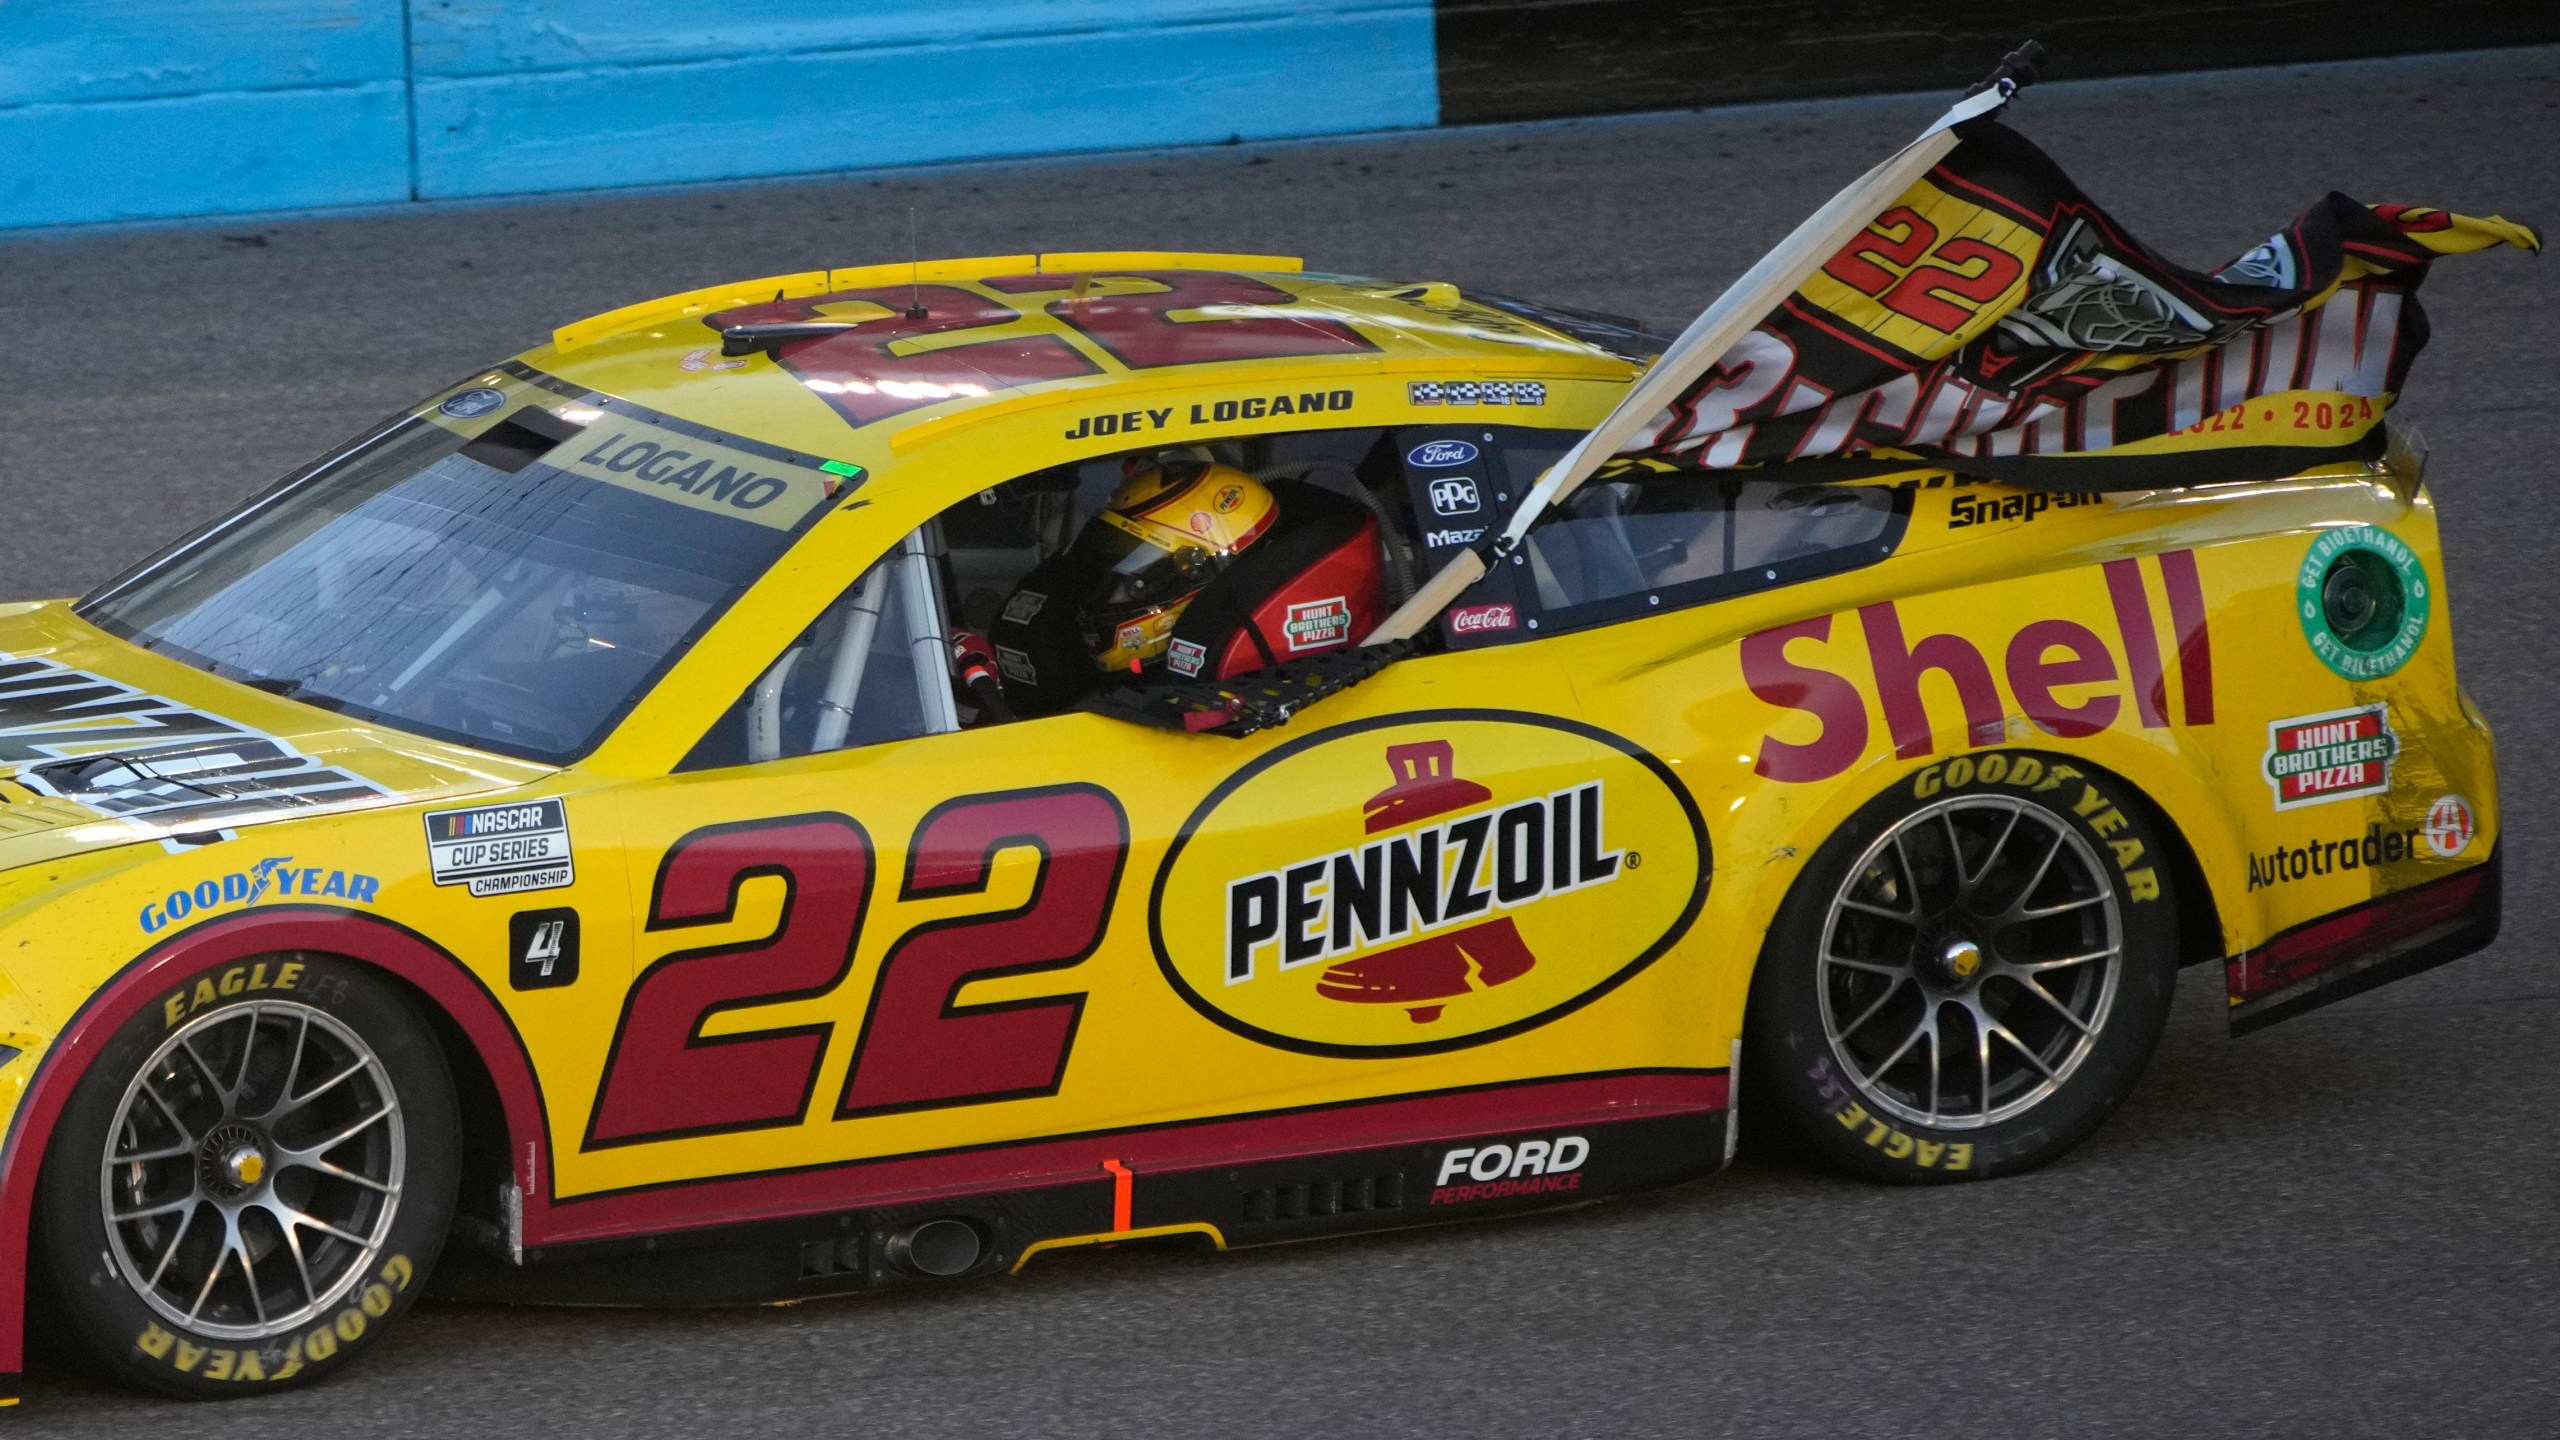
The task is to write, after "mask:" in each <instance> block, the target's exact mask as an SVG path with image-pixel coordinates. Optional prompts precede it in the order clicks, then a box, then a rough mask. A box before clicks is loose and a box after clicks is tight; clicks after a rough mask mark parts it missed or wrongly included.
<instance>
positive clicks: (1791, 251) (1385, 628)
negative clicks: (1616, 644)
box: [1360, 42, 2041, 645]
mask: <svg viewBox="0 0 2560 1440" xmlns="http://www.w3.org/2000/svg"><path fill="white" fill-rule="evenodd" d="M2040 48H2041V47H2039V46H2036V45H2034V44H2033V43H2032V42H2030V43H2029V44H2028V45H2026V46H2023V47H2021V48H2020V49H2019V50H2017V51H2016V52H2015V53H2013V54H2011V55H2010V56H2009V57H2008V58H2007V59H2006V60H2003V61H2002V62H2001V63H2000V68H1999V69H1998V70H1995V71H1993V72H1992V75H1991V78H1990V79H1989V80H1988V81H1986V82H1985V83H1984V84H1982V85H1981V86H1978V87H1976V88H1975V90H1974V91H1973V92H1972V93H1970V94H1968V95H1966V96H1965V98H1964V99H1962V100H1959V101H1957V102H1956V103H1955V104H1954V105H1952V106H1950V107H1948V109H1947V113H1945V114H1944V115H1941V116H1939V117H1938V118H1937V119H1936V120H1935V121H1934V122H1932V123H1931V124H1930V126H1929V128H1928V129H1926V130H1923V131H1921V132H1920V134H1919V136H1918V137H1917V138H1916V139H1914V140H1913V141H1912V142H1911V143H1910V144H1908V145H1905V146H1903V147H1902V148H1901V149H1900V150H1898V151H1895V152H1894V153H1893V154H1892V155H1891V156H1889V157H1887V158H1886V160H1885V161H1884V163H1882V164H1880V165H1878V166H1876V167H1875V168H1874V169H1872V170H1869V171H1868V172H1867V173H1866V174H1864V175H1861V176H1859V177H1858V178H1857V179H1856V180H1855V181H1853V182H1851V183H1850V185H1849V188H1847V189H1845V190H1843V191H1841V192H1840V193H1839V194H1837V195H1834V196H1832V197H1831V201H1830V203H1829V204H1826V205H1824V206H1823V207H1822V208H1821V209H1819V210H1817V211H1815V212H1813V214H1812V215H1811V216H1810V217H1808V218H1807V219H1806V220H1805V222H1804V223H1803V224H1801V225H1798V226H1797V227H1796V228H1795V230H1794V231H1793V233H1791V234H1789V235H1788V236H1787V238H1786V239H1784V240H1781V241H1779V242H1778V244H1777V247H1776V248H1775V249H1772V250H1771V251H1770V252H1769V253H1768V254H1766V255H1763V256H1761V257H1760V260H1759V263H1757V264H1755V265H1753V266H1752V267H1751V268H1750V269H1749V270H1747V271H1745V272H1743V276H1742V278H1741V279H1739V280H1736V281H1734V282H1733V284H1732V285H1731V286H1730V287H1728V288H1727V289H1726V290H1725V292H1724V293H1723V294H1722V295H1719V296H1717V297H1716V302H1715V303H1714V304H1712V305H1710V306H1708V307H1707V308H1706V310H1705V311H1704V312H1703V313H1701V314H1700V315H1699V316H1698V318H1697V319H1695V320H1692V321H1690V322H1689V328H1688V329H1686V330H1683V331H1681V332H1680V338H1679V339H1677V340H1675V341H1673V342H1672V343H1671V348H1669V349H1668V350H1665V351H1663V352H1662V356H1661V358H1660V359H1657V360H1655V361H1654V362H1653V364H1652V366H1651V367H1650V368H1648V369H1647V370H1646V371H1645V372H1644V373H1643V374H1642V375H1641V376H1639V377H1637V379H1636V383H1635V386H1634V388H1632V389H1630V390H1629V391H1628V392H1627V395H1626V398H1625V399H1623V400H1620V401H1619V402H1618V406H1617V408H1616V409H1614V410H1611V411H1610V412H1609V413H1608V414H1607V415H1606V416H1605V417H1603V418H1602V419H1601V421H1600V423H1599V424H1598V425H1596V426H1594V427H1592V429H1591V430H1590V432H1589V433H1587V434H1585V435H1584V436H1583V437H1582V438H1581V439H1580V440H1579V441H1577V442H1575V444H1574V447H1573V448H1572V449H1570V450H1567V451H1566V452H1565V453H1564V454H1563V456H1562V457H1560V458H1559V459H1558V460H1557V461H1556V463H1555V464H1553V465H1551V466H1549V467H1548V468H1547V472H1546V474H1544V475H1543V476H1540V477H1539V480H1538V483H1537V485H1536V486H1535V487H1534V488H1532V489H1531V490H1530V491H1529V493H1528V494H1527V495H1525V496H1523V497H1522V498H1521V501H1520V505H1519V508H1518V509H1516V510H1514V511H1513V512H1512V514H1511V521H1510V523H1509V524H1507V525H1505V526H1504V527H1503V528H1502V533H1501V535H1500V536H1498V537H1496V538H1495V539H1493V540H1492V541H1490V542H1488V543H1487V544H1484V545H1481V546H1478V547H1477V548H1475V549H1471V550H1468V551H1466V552H1464V553H1462V554H1459V555H1457V556H1454V557H1452V558H1451V559H1450V561H1449V563H1448V564H1446V565H1444V566H1442V567H1441V568H1440V571H1439V573H1438V574H1436V575H1433V576H1432V577H1431V578H1430V579H1429V580H1427V581H1425V582H1423V586H1422V588H1421V590H1419V591H1418V592H1416V593H1415V595H1414V597H1413V598H1412V599H1411V600H1408V601H1406V602H1405V603H1404V604H1403V605H1401V606H1399V607H1397V609H1396V612H1395V613H1394V614H1392V615H1390V616H1388V617H1387V618H1386V619H1385V620H1384V621H1383V622H1381V623H1380V624H1379V626H1378V628H1377V629H1375V630H1373V631H1371V632H1370V633H1369V635H1368V637H1367V638H1365V639H1363V640H1362V641H1361V642H1360V643H1361V644H1363V645H1376V644H1380V643H1382V642H1385V641H1389V640H1405V639H1410V638H1411V637H1412V636H1414V635H1416V634H1418V633H1420V632H1421V630H1422V628H1423V627H1424V626H1426V625H1428V624H1430V623H1431V622H1432V620H1433V619H1435V618H1437V617H1438V615H1439V614H1440V612H1441V610H1442V609H1444V608H1446V607H1447V606H1448V604H1449V602H1451V601H1453V600H1455V599H1457V598H1458V597H1459V596H1460V595H1462V594H1464V593H1466V589H1467V587H1468V586H1470V585H1473V584H1474V583H1476V581H1478V580H1480V579H1482V578H1483V577H1484V574H1485V572H1486V571H1487V570H1489V569H1490V568H1492V566H1493V565H1494V564H1495V563H1496V562H1498V561H1499V560H1500V559H1501V558H1502V557H1503V556H1506V555H1509V554H1510V553H1511V552H1512V551H1513V550H1515V549H1517V548H1519V545H1520V541H1521V537H1523V536H1525V535H1526V534H1528V533H1529V527H1530V526H1531V525H1533V524H1535V523H1537V519H1538V517H1539V516H1540V515H1542V514H1544V513H1545V512H1546V511H1547V510H1548V509H1549V508H1550V507H1552V506H1554V505H1556V504H1558V503H1560V502H1562V501H1564V500H1565V499H1567V498H1569V497H1570V496H1571V495H1572V494H1573V492H1574V491H1576V490H1578V489H1580V488H1581V486H1582V482H1584V481H1585V480H1588V479H1590V478H1591V476H1592V473H1593V472H1594V471H1596V470H1598V469H1599V468H1600V465H1601V463H1602V462H1603V461H1606V460H1607V459H1608V458H1609V457H1610V456H1612V455H1614V454H1616V453H1618V451H1619V450H1620V449H1621V448H1623V447H1624V446H1625V445H1626V444H1627V442H1629V441H1631V440H1633V439H1634V438H1635V437H1636V434H1637V432H1639V431H1641V430H1643V429H1644V427H1645V426H1646V424H1647V423H1649V422H1651V421H1652V420H1653V418H1654V417H1655V416H1657V415H1659V414H1660V413H1661V412H1662V410H1663V408H1664V407H1665V406H1667V405H1669V404H1670V403H1671V401H1672V400H1674V399H1675V398H1677V397H1678V396H1679V395H1680V393H1681V392H1682V391H1684V390H1686V389H1688V388H1689V386H1690V385H1691V384H1693V383H1695V382H1696V381H1697V379H1698V377H1699V376H1701V375H1704V374H1705V373H1706V372H1707V369H1708V367H1710V366H1712V365H1714V364H1715V363H1716V362H1717V361H1718V360H1721V359H1723V358H1724V356H1725V353H1726V352H1727V351H1729V350H1731V349H1732V348H1733V347H1734V346H1735V345H1736V344H1737V343H1739V342H1740V341H1741V339H1742V337H1743V336H1745V335H1748V334H1750V333H1751V330H1752V327H1753V326H1755V325H1758V324H1759V323H1760V321H1761V318H1762V317H1764V316H1766V315H1767V314H1768V313H1769V312H1770V311H1772V310H1775V309H1776V308H1778V305H1779V302H1781V301H1783V300H1785V299H1786V298H1787V297H1788V296H1789V295H1792V294H1794V293H1795V292H1796V290H1797V289H1798V288H1799V287H1801V286H1802V285H1803V284H1804V282H1805V281H1807V280H1808V279H1811V278H1812V276H1813V272H1814V271H1815V270H1816V269H1818V268H1820V267H1821V266H1822V264H1823V263H1824V262H1825V261H1828V260H1829V259H1830V258H1831V257H1832V256H1833V255H1836V254H1838V253H1839V252H1840V247H1841V246H1843V245H1846V244H1848V243H1849V241H1850V239H1851V237H1853V236H1855V235H1856V234H1857V233H1858V232H1859V231H1861V230H1864V229H1866V228H1867V223H1868V222H1869V221H1871V220H1873V219H1875V217H1876V215H1877V214H1878V213H1879V212H1881V211H1882V210H1883V209H1884V207H1885V206H1886V205H1888V204H1891V203H1892V202H1893V201H1894V200H1895V199H1896V198H1897V197H1899V196H1900V195H1901V194H1902V192H1904V191H1905V190H1908V189H1910V188H1911V186H1912V183H1913V182H1914V181H1917V180H1918V179H1919V178H1920V177H1921V176H1923V175H1926V174H1928V173H1929V170H1930V168H1931V167H1932V166H1934V165H1936V164H1937V163H1938V162H1939V161H1940V160H1943V159H1945V158H1946V157H1947V152H1949V151H1951V150H1953V149H1955V148H1956V144H1957V136H1956V134H1955V127H1956V126H1958V125H1960V124H1963V123H1964V122H1965V121H1967V120H1972V119H1975V118H1978V117H1980V116H1984V115H1988V114H1991V113H1992V112H1994V111H1996V110H1998V109H1999V108H2000V107H2001V106H2003V105H2005V104H2007V103H2008V101H2009V97H2010V96H2011V95H2013V94H2015V93H2017V89H2018V87H2019V86H2020V85H2021V84H2024V83H2027V82H2029V81H2031V80H2033V79H2034V77H2035V71H2034V69H2033V63H2034V60H2035V53H2034V52H2036V51H2038V50H2039V49H2040Z"/></svg>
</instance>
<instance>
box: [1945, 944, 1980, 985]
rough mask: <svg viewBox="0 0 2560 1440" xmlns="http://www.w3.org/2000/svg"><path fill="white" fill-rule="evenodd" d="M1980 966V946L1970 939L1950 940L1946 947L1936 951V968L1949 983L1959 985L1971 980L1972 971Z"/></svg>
mask: <svg viewBox="0 0 2560 1440" xmlns="http://www.w3.org/2000/svg"><path fill="white" fill-rule="evenodd" d="M1981 968H1982V947H1981V946H1980V945H1977V944H1975V943H1974V942H1972V941H1970V940H1965V939H1961V938H1959V939H1955V940H1950V941H1948V942H1947V945H1946V948H1945V949H1943V950H1941V951H1939V952H1938V969H1939V971H1940V972H1941V973H1942V974H1944V975H1945V976H1946V978H1947V979H1948V981H1950V982H1951V983H1954V984H1958V985H1961V984H1963V983H1964V982H1966V981H1968V980H1971V979H1972V978H1973V975H1974V972H1975V971H1977V970H1980V969H1981Z"/></svg>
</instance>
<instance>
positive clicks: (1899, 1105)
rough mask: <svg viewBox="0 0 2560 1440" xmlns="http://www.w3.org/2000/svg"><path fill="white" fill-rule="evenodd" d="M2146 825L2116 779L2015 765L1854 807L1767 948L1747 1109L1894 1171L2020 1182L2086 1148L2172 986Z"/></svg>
mask: <svg viewBox="0 0 2560 1440" xmlns="http://www.w3.org/2000/svg"><path fill="white" fill-rule="evenodd" d="M2145 814H2146V812H2145V811H2144V810H2143V808H2142V807H2141V806H2140V805H2139V804H2138V803H2136V797H2135V796H2134V795H2133V793H2132V792H2131V790H2130V789H2129V787H2126V786H2125V785H2124V784H2123V783H2122V782H2121V781H2119V780H2117V779H2115V778H2114V777H2112V776H2108V775H2103V774H2098V773H2095V772H2092V771H2090V770H2089V767H2086V766H2078V765H2074V764H2072V763H2070V762H2069V761H2066V760H2061V759H2058V758H2056V757H2051V756H2040V755H2035V754H2031V753H2025V752H2015V751H1995V752H1992V753H1991V754H1988V755H1982V756H1976V757H1967V758H1966V759H1963V760H1959V761H1954V762H1949V763H1946V764H1942V765H1935V766H1931V767H1928V768H1927V769H1925V770H1923V771H1921V772H1919V774H1918V775H1916V776H1915V777H1913V778H1911V779H1909V780H1906V781H1905V782H1904V783H1903V784H1902V785H1900V786H1898V787H1897V788H1896V789H1895V790H1893V791H1892V792H1889V793H1888V794H1886V795H1884V796H1881V797H1879V798H1878V799H1877V800H1876V801H1874V802H1872V803H1871V804H1869V805H1868V806H1867V807H1866V808H1865V809H1863V810H1861V811H1860V812H1859V813H1858V814H1857V815H1856V816H1854V817H1852V818H1851V820H1850V821H1849V823H1848V824H1846V825H1844V826H1842V827H1841V829H1840V831H1839V833H1837V834H1835V835H1834V836H1833V837H1832V838H1831V840H1830V841H1829V842H1828V843H1826V844H1825V845H1824V846H1823V848H1822V850H1821V851H1820V852H1819V853H1818V854H1817V855H1816V856H1815V857H1814V860H1813V863H1812V864H1810V865H1808V866H1807V867H1806V869H1805V871H1804V873H1803V874H1802V875H1801V876H1800V877H1799V878H1798V879H1797V881H1796V884H1795V887H1794V888H1793V889H1792V890H1791V891H1790V892H1789V894H1788V898H1787V902H1786V904H1785V906H1784V908H1783V909H1782V910H1781V912H1780V915H1779V919H1778V923H1777V924H1776V925H1775V926H1773V927H1772V928H1771V930H1770V934H1769V940H1768V943H1767V945H1766V946H1765V947H1764V949H1763V951H1762V955H1761V960H1760V967H1759V971H1758V973H1757V974H1756V975H1755V976H1754V978H1753V986H1752V1009H1751V1014H1750V1017H1749V1020H1748V1024H1747V1034H1746V1044H1747V1046H1748V1056H1749V1059H1748V1060H1747V1062H1746V1064H1747V1067H1748V1074H1749V1077H1750V1078H1749V1084H1748V1085H1747V1086H1746V1088H1745V1093H1746V1094H1752V1095H1756V1096H1757V1097H1759V1098H1760V1099H1761V1100H1763V1101H1766V1102H1768V1103H1767V1104H1766V1105H1765V1106H1755V1109H1756V1110H1760V1111H1761V1112H1762V1113H1766V1114H1769V1115H1771V1116H1772V1118H1774V1119H1776V1120H1777V1121H1778V1122H1779V1124H1780V1127H1781V1128H1782V1129H1785V1130H1787V1131H1788V1132H1790V1133H1791V1134H1793V1135H1794V1136H1795V1137H1796V1138H1797V1139H1799V1140H1800V1141H1802V1142H1805V1144H1806V1145H1807V1146H1808V1147H1809V1148H1810V1149H1811V1150H1812V1151H1813V1152H1814V1153H1815V1154H1816V1155H1817V1156H1819V1157H1821V1158H1823V1159H1825V1160H1828V1161H1830V1162H1831V1163H1833V1164H1835V1165H1840V1166H1843V1167H1846V1168H1849V1169H1852V1170H1855V1171H1857V1172H1858V1173H1861V1174H1867V1175H1875V1176H1880V1177H1887V1178H1900V1179H1932V1178H1956V1179H1960V1178H1964V1177H1967V1176H1983V1175H1990V1174H1998V1173H2003V1172H2008V1171H2016V1170H2022V1169H2027V1168H2031V1167H2033V1166H2035V1165H2040V1164H2043V1163H2044V1162H2045V1161H2047V1160H2050V1159H2052V1158H2053V1157H2054V1156H2056V1155H2059V1154H2061V1153H2062V1152H2063V1151H2064V1150H2066V1149H2068V1148H2070V1146H2071V1145H2073V1144H2074V1143H2076V1142H2078V1141H2079V1139H2080V1138H2081V1137H2082V1136H2084V1135H2086V1134H2087V1133H2088V1131H2089V1130H2091V1129H2092V1128H2094V1127H2095V1126H2096V1125H2097V1123H2098V1122H2099V1120H2101V1119H2103V1118H2104V1116H2105V1115H2106V1113H2107V1111H2108V1110H2110V1109H2112V1108H2113V1107H2114V1106H2115V1105H2116V1103H2117V1102H2118V1101H2120V1100H2121V1099H2122V1098H2123V1097H2124V1094H2125V1093H2126V1092H2127V1091H2128V1090H2130V1088H2131V1087H2132V1084H2133V1081H2134V1079H2135V1078H2136V1077H2137V1076H2138V1075H2139V1074H2140V1073H2141V1068H2142V1065H2143V1063H2144V1062H2145V1061H2146V1060H2147V1059H2148V1058H2149V1056H2150V1052H2151V1048H2152V1046H2153V1044H2154V1042H2155V1041H2156V1040H2157V1038H2158V1035H2159V1029H2160V1025H2161V1022H2162V1021H2163V1020H2164V1019H2165V1018H2166V1015H2167V1010H2168V1001H2169V994H2170V990H2171V986H2172V983H2173V981H2174V977H2175V973H2176V966H2177V957H2176V935H2177V924H2176V916H2175V912H2174V910H2173V909H2172V906H2173V904H2174V900H2173V897H2172V896H2171V894H2170V892H2169V883H2168V879H2167V875H2168V866H2167V857H2166V856H2165V855H2164V854H2163V853H2162V851H2161V848H2160V842H2159V839H2158V837H2157V836H2156V835H2155V834H2154V833H2153V831H2152V828H2151V826H2150V824H2149V823H2148V821H2147V820H2146V818H2145Z"/></svg>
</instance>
